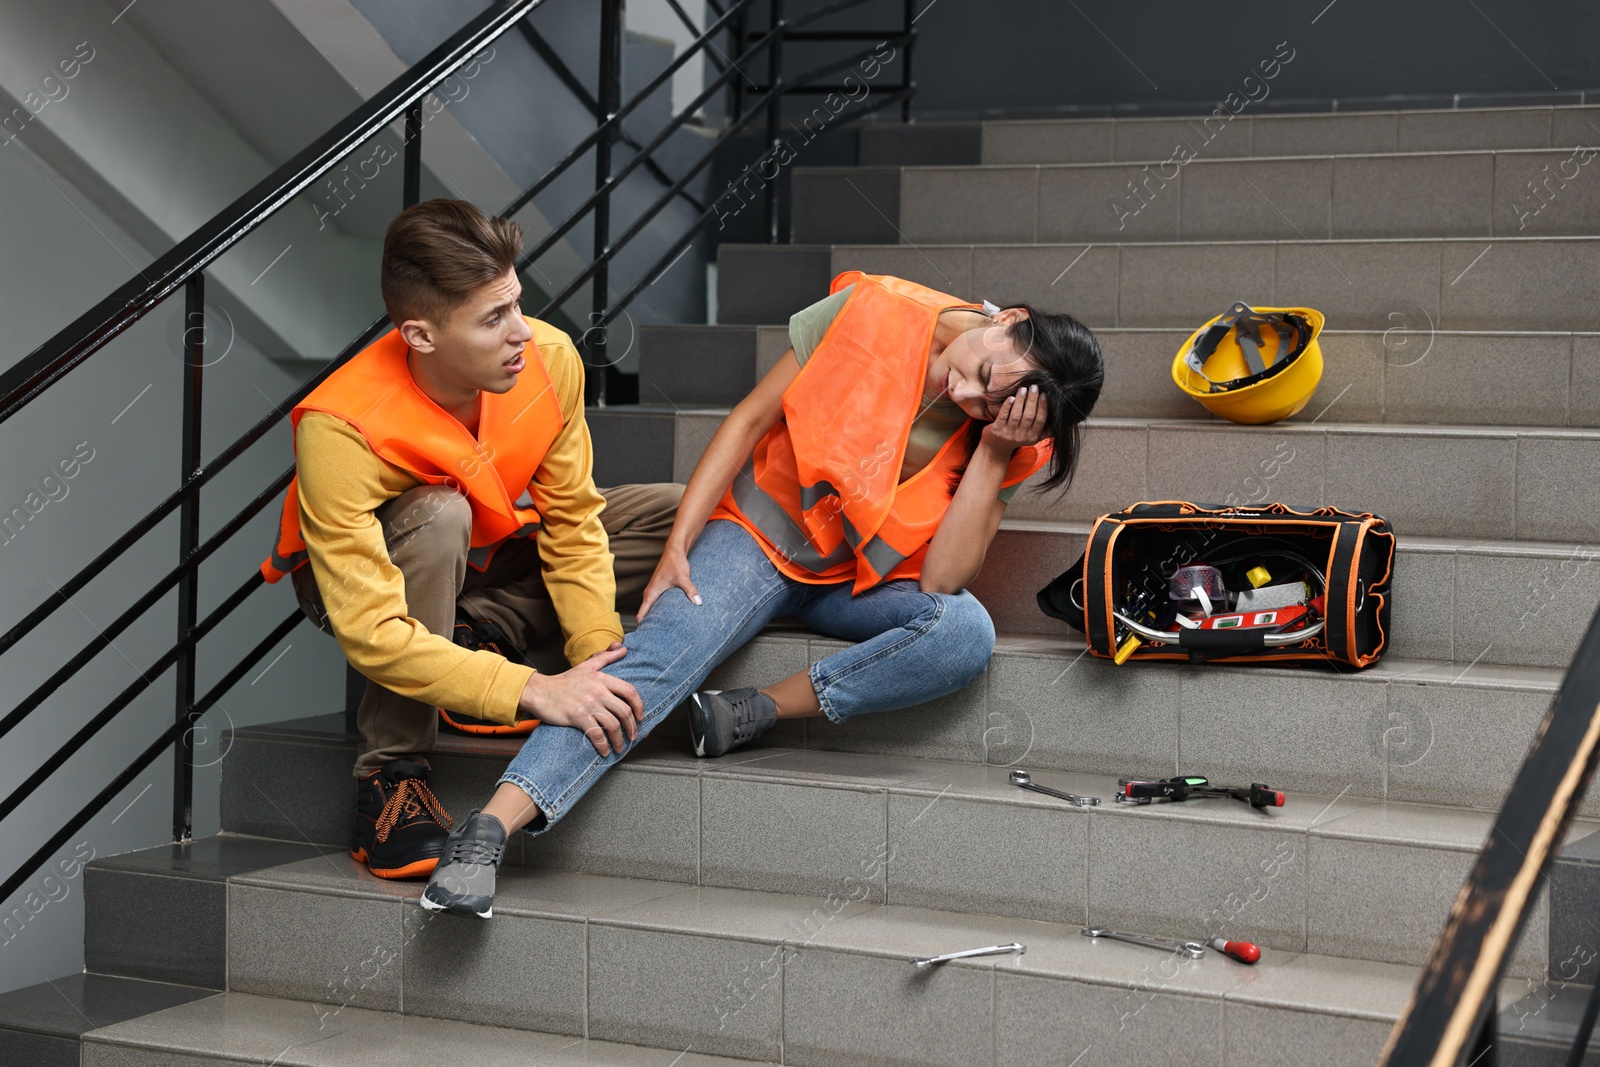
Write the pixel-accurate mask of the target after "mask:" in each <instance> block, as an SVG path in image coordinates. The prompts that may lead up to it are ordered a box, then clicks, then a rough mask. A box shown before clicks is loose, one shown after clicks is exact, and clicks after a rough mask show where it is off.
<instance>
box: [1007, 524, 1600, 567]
mask: <svg viewBox="0 0 1600 1067" xmlns="http://www.w3.org/2000/svg"><path fill="white" fill-rule="evenodd" d="M1092 526H1093V523H1092V522H1090V521H1087V520H1082V519H1001V520H1000V529H1002V530H1013V531H1017V532H1019V533H1043V534H1072V535H1076V536H1079V537H1082V536H1086V535H1087V534H1088V533H1089V530H1090V528H1091V527H1092ZM1395 551H1397V552H1405V551H1419V552H1435V553H1437V552H1457V551H1473V552H1483V553H1490V554H1499V555H1510V556H1538V557H1540V558H1556V557H1560V558H1566V557H1570V556H1573V555H1575V554H1576V555H1577V556H1579V557H1581V558H1582V559H1584V560H1585V561H1588V560H1589V559H1590V558H1591V556H1593V555H1594V554H1595V553H1597V552H1600V545H1595V544H1584V543H1581V542H1576V541H1508V540H1505V539H1503V538H1490V537H1439V536H1428V535H1425V534H1403V535H1401V536H1398V537H1397V538H1396V539H1395Z"/></svg>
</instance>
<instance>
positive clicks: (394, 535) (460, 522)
mask: <svg viewBox="0 0 1600 1067" xmlns="http://www.w3.org/2000/svg"><path fill="white" fill-rule="evenodd" d="M383 527H384V535H385V539H386V540H387V541H388V543H389V550H390V554H391V555H394V554H395V553H397V552H400V551H403V550H406V549H411V550H414V551H422V552H424V553H426V554H427V555H429V556H436V555H439V554H441V553H442V554H457V553H459V554H461V555H465V554H466V551H467V548H468V547H469V545H470V544H471V541H472V505H471V504H470V503H469V502H468V501H467V498H466V497H465V496H463V495H462V494H461V493H460V491H458V490H456V489H452V488H450V487H449V486H447V485H419V486H417V487H416V488H414V489H408V490H406V491H405V492H404V493H401V494H400V495H399V496H397V497H395V499H394V501H393V502H392V503H391V504H390V505H389V508H388V511H387V512H386V513H385V514H384V516H383ZM398 562H399V561H398V560H396V563H397V564H398Z"/></svg>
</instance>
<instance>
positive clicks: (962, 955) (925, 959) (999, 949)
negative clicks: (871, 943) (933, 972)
mask: <svg viewBox="0 0 1600 1067" xmlns="http://www.w3.org/2000/svg"><path fill="white" fill-rule="evenodd" d="M1026 951H1028V947H1027V946H1026V945H1023V944H1020V943H1018V942H1015V941H1013V942H1012V943H1011V944H1009V945H990V946H989V947H988V948H969V949H967V950H965V951H963V952H946V953H945V954H944V955H943V956H918V957H917V958H915V959H913V960H912V961H911V962H912V963H914V964H916V965H917V970H919V971H920V970H922V969H923V968H924V967H932V966H933V965H934V964H936V963H948V962H950V961H951V960H964V959H966V958H967V957H968V956H1004V955H1005V954H1006V953H1008V952H1015V953H1016V954H1017V955H1019V956H1020V955H1022V954H1023V953H1024V952H1026Z"/></svg>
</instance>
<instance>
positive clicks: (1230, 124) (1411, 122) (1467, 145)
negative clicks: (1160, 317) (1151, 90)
mask: <svg viewBox="0 0 1600 1067" xmlns="http://www.w3.org/2000/svg"><path fill="white" fill-rule="evenodd" d="M1591 124H1592V125H1591ZM1596 126H1600V108H1596V107H1530V108H1482V109H1461V110H1451V111H1373V112H1362V113H1355V114H1327V115H1261V114H1251V113H1250V112H1249V111H1248V110H1245V111H1242V112H1241V113H1240V114H1237V115H1233V116H1231V117H1230V118H1229V119H1228V120H1227V121H1226V122H1225V123H1224V122H1223V121H1221V120H1220V119H1217V118H1210V119H1207V117H1206V116H1195V117H1192V118H1126V119H1053V120H1052V119H1044V120H1027V121H1012V122H1007V121H994V122H984V123H982V124H981V126H980V127H979V131H978V139H979V150H978V157H977V158H976V159H972V158H964V159H950V160H948V162H950V163H979V162H981V163H989V164H995V163H1105V162H1112V161H1123V162H1133V161H1137V162H1142V163H1143V162H1151V161H1155V160H1165V159H1170V158H1173V156H1174V149H1175V148H1176V147H1177V146H1178V145H1179V144H1184V145H1187V146H1188V147H1189V148H1190V149H1192V150H1193V151H1194V154H1195V155H1196V156H1197V157H1199V158H1204V159H1228V158H1240V157H1260V156H1297V155H1312V154H1318V155H1320V154H1324V153H1339V154H1369V153H1400V152H1405V153H1412V152H1468V151H1482V150H1494V149H1519V148H1520V149H1540V148H1548V149H1564V150H1565V153H1566V155H1572V154H1573V152H1574V149H1575V147H1577V146H1580V145H1592V144H1593V143H1594V141H1595V138H1596V130H1595V127H1596ZM886 136H892V134H890V133H889V132H888V131H880V130H879V129H877V128H873V127H868V128H864V129H863V130H862V155H863V159H862V162H863V163H868V162H878V161H880V160H881V161H883V162H890V161H892V162H894V163H895V164H897V165H901V166H905V165H915V163H914V162H913V161H912V160H899V159H892V160H891V158H890V157H888V156H887V155H885V154H880V155H879V156H878V157H877V158H869V151H876V152H880V153H881V152H882V149H881V148H880V147H879V146H876V145H874V146H873V147H872V149H870V150H869V148H868V145H869V143H870V142H871V141H872V140H873V139H875V138H884V137H886ZM966 136H967V137H968V138H970V137H971V134H970V133H969V134H967V135H966ZM933 161H934V160H930V162H933ZM916 162H920V161H916ZM937 162H941V163H943V162H947V161H946V160H937Z"/></svg>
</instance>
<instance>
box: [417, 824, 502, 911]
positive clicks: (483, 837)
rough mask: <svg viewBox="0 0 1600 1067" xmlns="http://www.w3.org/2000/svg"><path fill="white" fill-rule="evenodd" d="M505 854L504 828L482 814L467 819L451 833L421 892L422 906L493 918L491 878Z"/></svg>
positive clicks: (429, 908)
mask: <svg viewBox="0 0 1600 1067" xmlns="http://www.w3.org/2000/svg"><path fill="white" fill-rule="evenodd" d="M505 854H506V828H505V824H504V823H502V822H501V821H500V820H499V819H497V818H495V817H494V816H493V815H485V814H484V813H483V812H481V811H475V812H473V813H472V814H471V815H468V816H467V817H466V819H465V820H464V821H463V822H462V823H461V825H460V826H458V827H456V828H455V829H454V830H452V831H450V837H449V838H448V839H447V840H446V841H445V843H444V857H443V858H442V859H440V860H439V866H438V867H436V868H434V871H433V877H432V878H429V879H428V888H426V889H424V890H423V891H422V906H423V907H424V908H426V909H427V910H428V911H454V912H459V913H460V914H462V915H476V916H477V917H478V918H480V919H487V918H489V917H490V916H492V915H493V914H494V875H495V872H496V871H498V870H499V869H500V862H501V860H502V859H504V858H505Z"/></svg>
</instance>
